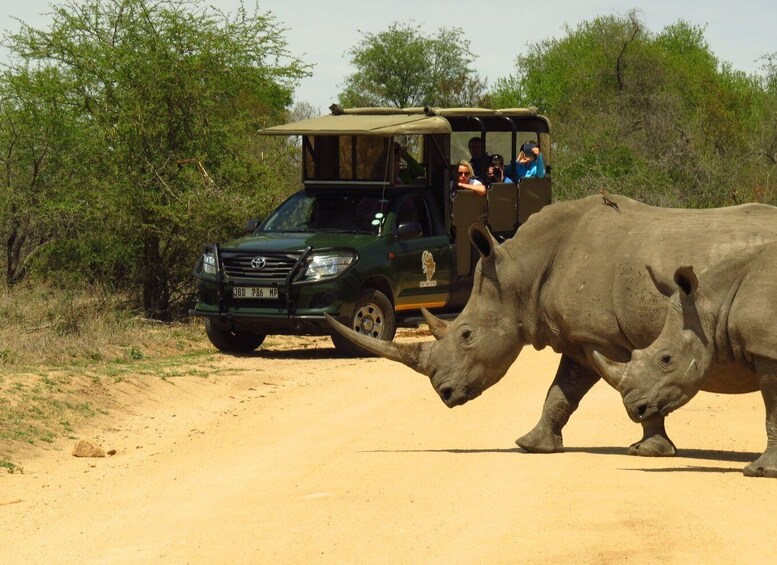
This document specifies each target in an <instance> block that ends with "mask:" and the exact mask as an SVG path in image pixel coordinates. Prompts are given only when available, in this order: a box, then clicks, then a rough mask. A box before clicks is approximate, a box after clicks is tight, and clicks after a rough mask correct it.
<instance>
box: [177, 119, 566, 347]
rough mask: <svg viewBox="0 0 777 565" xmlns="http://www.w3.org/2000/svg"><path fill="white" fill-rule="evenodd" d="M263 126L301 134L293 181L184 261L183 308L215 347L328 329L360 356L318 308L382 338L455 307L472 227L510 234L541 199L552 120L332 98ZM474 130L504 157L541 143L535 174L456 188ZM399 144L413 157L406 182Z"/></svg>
mask: <svg viewBox="0 0 777 565" xmlns="http://www.w3.org/2000/svg"><path fill="white" fill-rule="evenodd" d="M261 133H263V134H266V135H285V136H292V135H297V136H302V190H300V191H299V192H297V193H296V194H294V195H292V196H291V197H290V198H288V199H287V200H286V201H285V202H284V203H283V204H281V205H280V206H279V207H278V209H277V210H275V211H274V212H273V213H272V214H270V216H269V217H268V218H266V219H265V220H264V221H262V222H258V221H249V223H248V225H247V230H248V232H249V233H248V235H246V236H244V237H241V238H239V239H236V240H234V241H230V242H228V243H225V244H209V245H207V246H206V247H205V252H204V254H203V256H202V258H201V259H200V260H199V262H198V264H197V266H196V267H195V270H194V275H195V276H196V277H197V279H198V280H199V288H198V293H197V304H196V307H195V308H194V309H193V310H192V314H194V315H197V316H203V317H205V327H206V332H207V335H208V337H209V338H210V340H211V342H212V343H213V345H215V346H216V347H217V348H218V349H219V350H221V351H224V352H232V353H241V352H243V353H244V352H249V351H252V350H254V349H256V348H257V347H259V346H260V345H261V344H262V342H263V340H264V339H265V337H266V336H267V335H273V334H281V335H284V334H285V335H331V336H332V341H333V342H334V344H335V346H336V348H337V349H338V350H340V351H342V352H343V353H346V354H351V355H357V354H360V353H362V351H361V350H359V349H356V346H354V345H353V344H352V343H351V342H350V341H348V340H346V339H344V338H342V337H341V336H340V335H339V334H334V335H333V330H332V329H331V328H330V327H329V324H328V323H327V322H326V320H325V318H324V314H325V313H328V314H329V315H331V316H333V317H335V318H336V319H338V320H339V321H341V322H343V323H344V324H346V325H348V326H349V327H352V328H353V329H355V330H356V331H358V332H361V333H363V334H367V335H370V336H373V337H376V338H379V339H383V340H391V339H393V337H394V333H395V331H396V328H397V326H415V325H418V324H419V323H420V322H422V321H423V318H422V317H421V316H420V309H421V307H425V308H427V309H429V310H430V311H432V312H434V313H435V314H437V315H438V316H440V317H443V318H445V317H453V316H455V315H456V314H457V313H458V312H460V311H461V309H462V308H463V307H464V305H465V304H466V302H467V300H468V298H469V295H470V291H471V289H472V283H473V271H474V267H475V255H474V253H475V251H474V249H473V247H472V245H471V243H470V241H469V238H468V235H467V230H468V228H469V226H470V225H471V224H472V223H473V222H478V221H481V222H485V223H486V224H488V226H489V228H490V230H491V232H492V233H493V234H494V235H495V236H497V237H498V238H507V237H510V236H512V235H514V234H515V232H516V230H517V229H518V228H519V227H520V225H521V224H522V223H523V222H525V221H526V219H527V218H528V217H529V216H530V215H531V214H532V213H534V212H536V211H537V210H539V209H540V208H542V207H543V206H545V205H546V204H549V203H550V201H551V178H550V171H551V146H550V125H549V122H548V120H547V119H546V118H544V117H543V116H541V115H539V114H537V112H536V110H534V109H523V108H518V109H502V110H490V109H482V108H450V109H433V108H410V109H397V108H359V109H347V110H343V109H341V108H339V107H337V106H333V107H332V114H330V115H326V116H321V117H318V118H314V119H310V120H305V121H301V122H296V123H290V124H285V125H280V126H276V127H271V128H268V129H265V130H262V132H261ZM473 137H478V138H480V140H481V143H482V146H483V150H484V152H490V153H500V154H502V155H504V156H505V161H506V162H509V161H510V157H511V156H515V155H516V154H517V150H518V147H519V146H520V145H521V144H522V143H524V142H526V141H534V142H536V143H538V144H539V146H540V149H541V151H542V153H543V157H544V159H545V164H546V170H547V174H546V176H545V177H544V178H542V179H535V178H532V179H523V180H521V181H520V182H518V183H517V184H513V183H497V184H493V185H492V186H490V188H489V190H488V195H487V196H486V197H483V196H480V195H477V194H475V193H473V192H470V191H468V190H458V191H455V189H452V185H453V184H454V181H455V175H456V170H457V163H458V162H459V161H460V160H461V159H466V160H469V158H470V154H469V150H468V149H467V147H468V141H469V140H470V139H471V138H473ZM397 147H402V148H403V149H404V151H405V154H410V155H416V156H417V161H416V162H415V163H413V160H408V162H409V163H410V165H422V167H414V168H413V170H414V172H415V176H414V175H408V174H407V173H409V172H410V171H409V170H408V171H404V173H405V174H400V175H399V176H400V177H404V179H405V180H403V181H400V180H399V179H398V177H397V176H396V175H395V173H396V172H398V171H399V170H400V165H404V164H405V163H404V161H403V162H402V163H397V162H396V160H397V159H400V158H401V157H400V153H396V154H395V150H394V149H395V148H397ZM395 167H396V169H395Z"/></svg>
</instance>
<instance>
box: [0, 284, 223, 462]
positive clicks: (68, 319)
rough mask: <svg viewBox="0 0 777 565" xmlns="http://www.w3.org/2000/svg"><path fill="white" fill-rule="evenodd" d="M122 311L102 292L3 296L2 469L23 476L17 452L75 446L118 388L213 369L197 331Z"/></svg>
mask: <svg viewBox="0 0 777 565" xmlns="http://www.w3.org/2000/svg"><path fill="white" fill-rule="evenodd" d="M126 303H127V300H126V297H123V296H117V295H115V294H114V293H110V292H106V291H105V290H104V289H99V288H89V289H82V290H80V291H73V290H68V289H58V288H53V287H51V286H43V285H30V284H22V285H18V286H16V287H14V288H13V289H7V288H6V289H5V290H3V291H2V292H0V319H1V320H3V323H2V324H0V468H6V469H7V470H8V471H10V472H14V471H20V470H21V466H20V464H19V463H18V459H17V458H16V457H17V456H18V455H19V454H20V453H24V452H25V451H27V450H32V449H34V448H36V447H41V446H45V445H46V444H50V443H52V442H54V441H56V440H57V439H60V438H68V437H72V434H73V433H74V432H75V430H76V429H77V428H78V426H79V425H80V424H83V423H84V422H86V421H87V420H89V419H90V418H92V417H94V416H95V415H97V414H103V413H105V411H106V410H107V409H109V408H110V407H111V406H112V405H113V403H114V402H115V400H114V397H113V394H114V392H115V390H114V389H115V386H116V385H118V384H119V383H125V382H132V383H133V384H134V385H136V386H138V387H142V386H143V382H144V379H147V378H148V379H159V378H162V379H166V378H174V377H176V376H179V375H181V374H186V375H191V366H192V364H199V365H202V366H203V367H207V363H208V358H209V357H211V356H212V355H213V354H214V353H215V351H214V350H213V349H212V347H210V345H209V343H207V341H206V340H205V339H204V333H203V328H202V325H201V324H199V323H197V322H194V321H186V322H159V321H155V320H150V319H147V318H144V317H143V316H142V315H141V314H140V313H139V312H135V311H132V310H128V309H127V307H126ZM181 367H185V372H183V373H182V372H181V371H179V368H181ZM203 376H206V373H203Z"/></svg>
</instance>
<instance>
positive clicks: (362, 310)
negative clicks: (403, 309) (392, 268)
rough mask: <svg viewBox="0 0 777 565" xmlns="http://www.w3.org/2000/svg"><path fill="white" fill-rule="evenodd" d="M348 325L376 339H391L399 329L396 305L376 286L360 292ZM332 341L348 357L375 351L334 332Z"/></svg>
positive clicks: (367, 355) (368, 354)
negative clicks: (395, 313) (363, 347)
mask: <svg viewBox="0 0 777 565" xmlns="http://www.w3.org/2000/svg"><path fill="white" fill-rule="evenodd" d="M348 327H349V328H351V329H353V330H354V331H356V332H358V333H360V334H363V335H368V336H370V337H373V338H375V339H382V340H383V341H391V340H392V339H394V334H395V333H396V331H397V320H396V316H395V315H394V306H392V304H391V301H390V300H389V299H388V298H386V295H385V294H383V293H382V292H381V291H379V290H376V289H374V288H365V289H363V290H362V291H361V292H360V293H359V297H358V298H357V299H356V305H355V306H354V309H353V315H352V316H351V319H350V321H349V323H348ZM332 343H334V344H335V348H336V349H337V351H339V352H340V353H341V354H343V355H346V356H348V357H370V356H373V353H370V352H369V351H367V350H365V349H362V348H361V347H359V346H358V345H356V344H355V343H353V342H352V341H350V340H349V339H348V338H345V337H343V336H341V335H340V334H332Z"/></svg>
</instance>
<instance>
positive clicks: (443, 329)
mask: <svg viewBox="0 0 777 565" xmlns="http://www.w3.org/2000/svg"><path fill="white" fill-rule="evenodd" d="M421 314H423V316H424V320H426V325H427V326H429V331H430V332H431V333H432V335H433V336H434V337H435V339H442V338H444V337H445V334H447V333H448V330H449V329H450V326H451V323H450V322H446V321H445V320H443V319H442V318H438V317H437V316H435V315H434V314H432V313H431V312H429V310H427V309H426V308H423V307H422V308H421Z"/></svg>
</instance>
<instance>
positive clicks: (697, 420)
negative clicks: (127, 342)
mask: <svg viewBox="0 0 777 565" xmlns="http://www.w3.org/2000/svg"><path fill="white" fill-rule="evenodd" d="M556 363H557V356H556V355H555V354H554V353H553V352H551V351H550V350H545V351H542V352H536V351H534V350H525V351H524V353H522V354H521V356H520V358H519V360H518V362H517V363H516V364H515V365H514V366H513V367H512V369H511V370H510V372H509V373H508V375H507V376H506V377H505V378H504V379H503V381H502V382H501V383H499V384H497V385H496V386H495V387H494V388H492V389H490V390H488V391H486V393H484V395H483V396H482V397H480V398H478V399H477V400H475V401H473V402H471V403H470V404H468V405H465V406H463V407H459V408H456V409H453V410H449V409H448V408H446V407H445V406H444V405H443V404H442V402H440V400H439V399H438V398H437V396H436V395H435V393H434V392H433V390H432V388H431V386H430V385H429V382H428V380H427V379H426V378H425V377H422V376H420V375H417V374H415V373H413V372H412V371H411V370H409V369H407V368H405V367H402V366H400V365H397V364H394V363H391V362H388V361H385V360H382V359H366V360H351V359H342V358H336V357H334V350H333V349H332V348H331V347H330V345H329V342H328V340H325V339H306V340H303V339H297V338H294V339H291V338H290V340H288V341H286V342H284V347H283V348H282V349H281V350H280V351H279V350H276V351H267V352H263V353H258V354H257V355H255V356H253V357H246V358H230V357H221V356H220V357H218V358H217V360H216V362H215V365H214V366H213V367H212V368H209V369H208V371H207V373H208V374H207V375H205V376H203V374H202V371H196V370H195V369H196V368H193V371H192V372H193V375H197V376H191V377H183V378H175V379H168V380H167V381H162V380H157V379H151V380H149V382H148V383H145V384H144V385H143V386H133V385H129V384H127V385H123V388H121V389H120V392H119V393H118V394H119V395H120V396H122V395H126V396H124V397H123V398H124V400H123V401H122V402H123V403H124V404H125V405H127V406H129V408H128V409H127V410H126V411H121V410H115V411H113V412H112V413H111V414H110V415H109V416H108V417H106V418H103V419H101V420H100V421H98V422H96V424H95V426H94V428H92V429H90V430H84V431H83V434H82V435H81V437H85V438H90V439H94V440H95V441H97V442H98V443H99V444H101V445H102V446H103V447H104V448H105V449H106V450H109V449H115V450H117V453H116V454H115V455H114V456H112V457H106V458H104V459H81V458H75V457H72V456H71V455H70V449H71V448H72V445H73V443H74V442H73V441H72V440H70V441H68V442H67V443H65V444H62V445H58V446H56V447H57V449H52V450H50V451H48V452H47V453H45V454H44V455H43V456H41V457H39V458H36V459H33V460H30V461H27V462H25V465H24V466H25V472H24V474H12V475H11V474H8V475H6V474H2V475H0V554H1V555H2V557H1V560H2V562H3V563H55V562H56V563H295V564H297V563H371V564H372V563H398V564H406V563H424V564H428V563H445V564H450V563H462V564H463V563H467V564H469V563H484V564H491V563H551V562H552V563H621V562H632V563H659V562H660V563H689V562H691V563H745V562H752V561H756V562H762V563H768V562H772V563H774V562H777V543H775V542H774V535H775V534H774V532H775V531H777V516H775V512H774V502H775V500H777V480H769V479H749V478H745V477H744V476H743V475H742V473H741V470H742V468H743V467H744V465H745V464H746V463H747V462H748V461H750V460H752V459H754V458H755V457H757V454H758V452H759V451H760V450H761V449H762V448H763V446H764V445H765V434H764V431H763V407H762V404H761V400H760V396H759V395H755V394H751V395H744V396H737V397H735V396H716V395H711V394H704V393H702V394H700V395H699V396H698V397H697V398H695V399H694V400H693V401H692V402H691V403H690V404H689V405H688V406H687V407H686V408H684V409H683V410H681V411H679V412H677V413H676V414H673V415H672V416H671V417H670V418H669V420H668V426H667V427H668V429H669V432H670V435H671V437H672V438H673V439H674V441H675V443H676V444H677V445H678V447H679V448H680V450H681V456H680V457H677V458H672V459H642V458H635V457H629V456H627V455H626V454H625V447H626V446H627V445H628V444H629V443H631V442H632V441H635V440H636V439H638V437H639V435H640V430H639V428H638V426H636V425H635V424H632V423H631V422H630V421H629V420H628V418H627V417H626V414H625V411H624V409H623V407H622V405H621V402H620V399H619V397H618V395H617V394H616V393H615V391H614V390H612V389H610V388H609V387H607V385H605V384H603V383H600V384H597V385H596V386H595V387H594V389H593V390H592V391H591V393H590V394H589V395H588V396H587V397H586V398H585V399H584V401H583V404H582V406H581V407H580V409H579V410H578V412H577V413H575V415H574V416H573V417H572V420H571V422H570V424H569V425H568V426H567V428H566V430H565V438H564V439H565V444H566V446H567V448H568V451H567V452H566V453H561V454H554V455H531V454H526V453H523V452H522V451H521V450H519V449H518V448H516V447H515V445H514V440H515V438H516V437H518V436H519V435H520V434H522V433H524V432H526V431H528V430H529V429H530V428H531V427H532V426H533V425H534V424H535V423H536V421H537V419H538V417H539V413H540V408H541V406H542V401H543V399H544V395H545V392H546V390H547V387H548V385H549V384H550V381H551V379H552V376H553V372H554V369H555V364H556Z"/></svg>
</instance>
